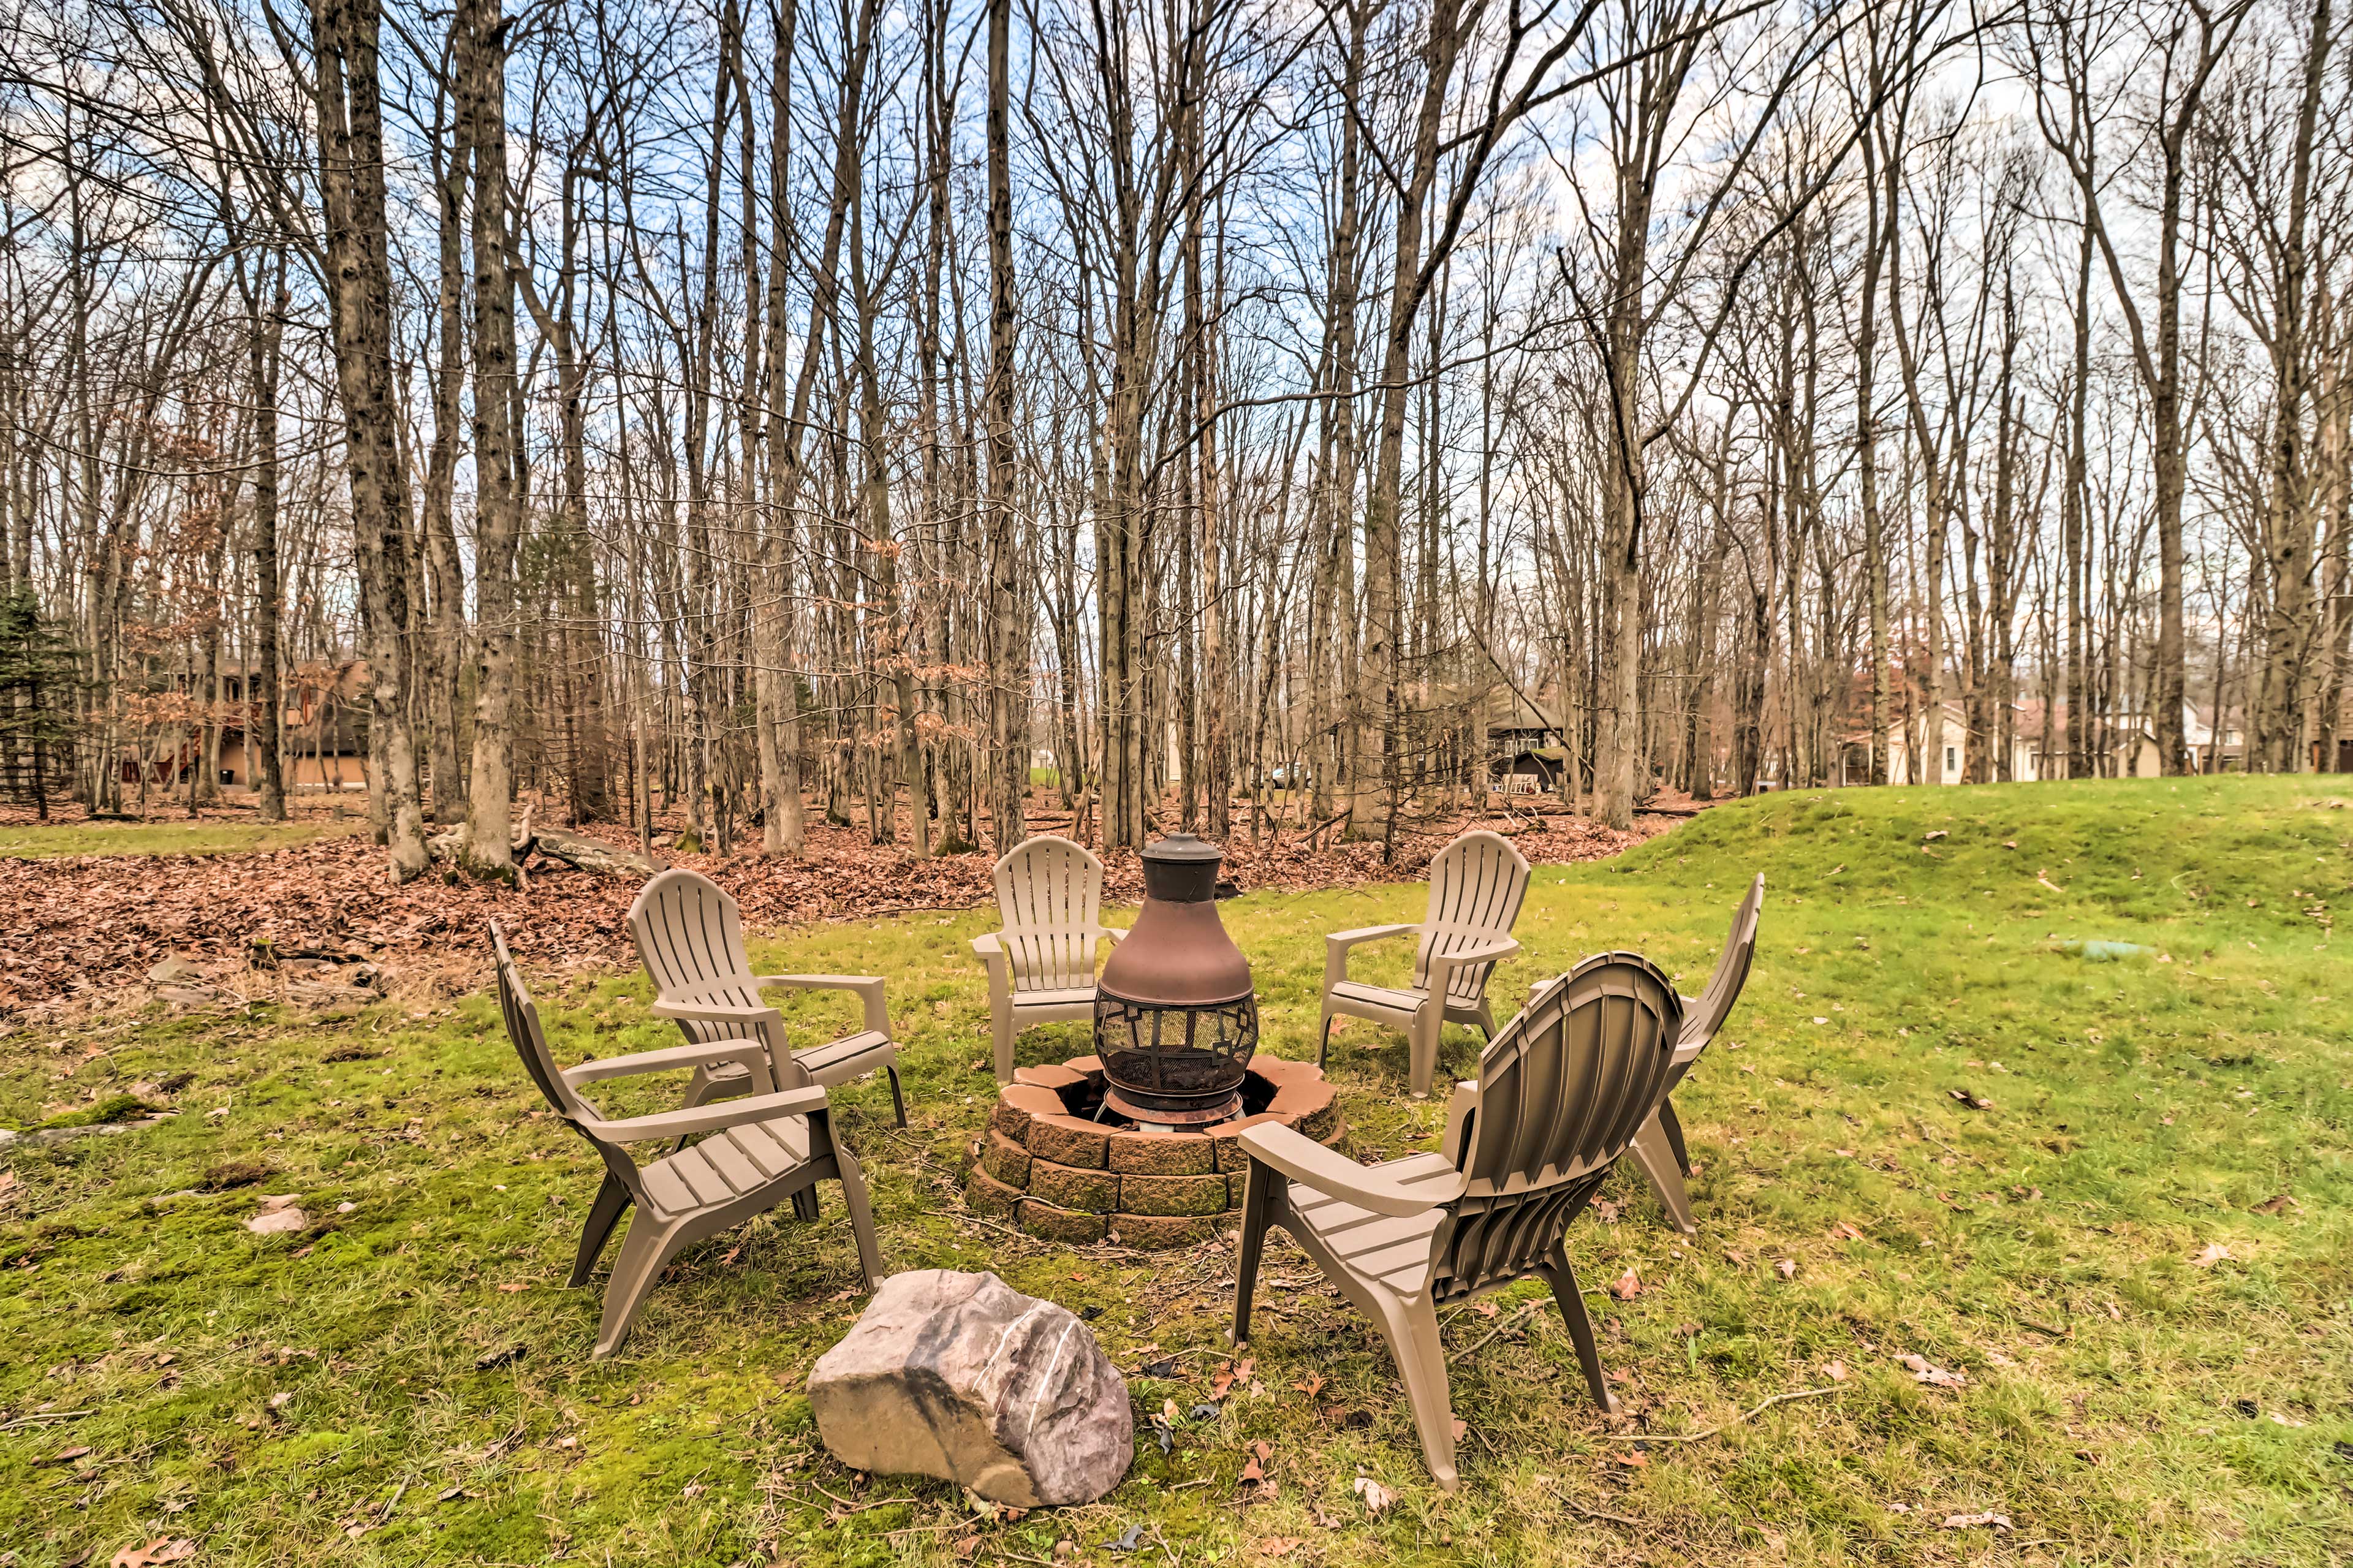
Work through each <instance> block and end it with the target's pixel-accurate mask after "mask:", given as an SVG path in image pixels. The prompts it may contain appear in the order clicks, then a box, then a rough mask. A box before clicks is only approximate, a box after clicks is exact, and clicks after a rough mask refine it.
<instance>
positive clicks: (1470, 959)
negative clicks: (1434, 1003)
mask: <svg viewBox="0 0 2353 1568" xmlns="http://www.w3.org/2000/svg"><path fill="white" fill-rule="evenodd" d="M1519 951H1520V944H1519V943H1518V942H1514V941H1513V940H1512V939H1511V938H1509V937H1504V938H1501V939H1499V940H1497V941H1494V942H1481V943H1480V944H1479V945H1478V946H1476V947H1461V948H1457V949H1455V950H1454V951H1453V952H1433V953H1431V954H1430V990H1431V991H1432V992H1433V993H1435V992H1440V991H1443V990H1445V989H1446V987H1445V986H1444V985H1443V984H1440V982H1439V979H1438V977H1439V976H1440V975H1441V974H1451V973H1453V972H1454V971H1455V970H1458V969H1463V968H1467V967H1469V966H1470V965H1472V964H1474V963H1501V962H1503V961H1504V959H1507V958H1510V957H1511V956H1513V955H1514V953H1516V952H1519Z"/></svg>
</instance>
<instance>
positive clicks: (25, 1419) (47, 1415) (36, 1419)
mask: <svg viewBox="0 0 2353 1568" xmlns="http://www.w3.org/2000/svg"><path fill="white" fill-rule="evenodd" d="M97 1414H98V1412H97V1411H95V1410H36V1411H34V1412H33V1413H32V1414H31V1415H19V1416H17V1417H16V1419H15V1420H13V1421H0V1432H14V1431H15V1430H16V1428H17V1427H19V1426H38V1425H40V1424H41V1423H42V1422H44V1421H76V1420H79V1419H80V1418H81V1417H82V1416H85V1415H97Z"/></svg>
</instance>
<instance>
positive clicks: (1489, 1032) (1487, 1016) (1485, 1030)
mask: <svg viewBox="0 0 2353 1568" xmlns="http://www.w3.org/2000/svg"><path fill="white" fill-rule="evenodd" d="M1479 1032H1480V1033H1481V1034H1482V1035H1484V1036H1486V1037H1487V1038H1488V1040H1489V1041H1490V1042H1491V1043H1492V1042H1493V1040H1494V1038H1495V1009H1494V1008H1493V1007H1492V1006H1490V1005H1488V1003H1487V999H1486V998H1485V997H1484V996H1482V997H1480V998H1479Z"/></svg>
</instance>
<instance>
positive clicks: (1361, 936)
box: [1324, 925, 1421, 992]
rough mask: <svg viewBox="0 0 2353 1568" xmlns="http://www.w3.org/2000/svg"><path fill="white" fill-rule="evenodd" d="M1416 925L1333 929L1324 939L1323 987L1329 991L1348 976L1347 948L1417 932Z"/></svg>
mask: <svg viewBox="0 0 2353 1568" xmlns="http://www.w3.org/2000/svg"><path fill="white" fill-rule="evenodd" d="M1420 930H1421V928H1420V927H1419V926H1418V925H1393V926H1359V927H1357V928H1356V930H1355V931H1334V932H1333V933H1332V934H1331V935H1329V936H1327V937H1325V938H1324V990H1325V991H1326V992H1329V991H1330V990H1331V989H1332V987H1334V986H1335V985H1337V984H1340V982H1342V981H1343V980H1345V979H1347V978H1348V950H1349V949H1350V948H1352V947H1354V946H1356V944H1357V943H1358V942H1381V941H1384V940H1386V939H1387V938H1389V937H1393V936H1404V935H1406V934H1407V933H1409V932H1418V931H1420Z"/></svg>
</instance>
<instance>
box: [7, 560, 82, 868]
mask: <svg viewBox="0 0 2353 1568" xmlns="http://www.w3.org/2000/svg"><path fill="white" fill-rule="evenodd" d="M82 684H83V681H82V676H81V658H80V654H79V650H78V649H77V648H75V647H74V646H73V645H72V643H71V642H69V640H67V637H66V633H65V626H64V623H62V622H60V621H58V620H55V619H52V618H51V617H49V616H45V615H43V614H42V613H41V602H40V599H39V597H38V596H37V595H35V593H34V592H33V590H32V588H31V586H30V585H29V584H17V585H16V587H14V588H12V589H9V590H7V591H6V592H5V593H0V797H5V798H6V799H7V800H9V801H11V802H14V803H16V804H17V805H26V804H29V805H33V806H34V807H35V808H37V810H38V811H39V812H40V815H41V818H42V820H43V821H47V819H48V815H49V796H50V795H52V794H53V793H61V792H62V791H63V790H65V789H66V788H67V787H68V784H69V780H70V779H71V777H72V773H73V747H74V737H75V734H76V732H77V731H78V730H79V721H78V719H77V717H76V715H77V712H78V710H79V703H77V702H76V701H75V698H76V696H77V694H78V692H79V689H80V687H81V686H82Z"/></svg>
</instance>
